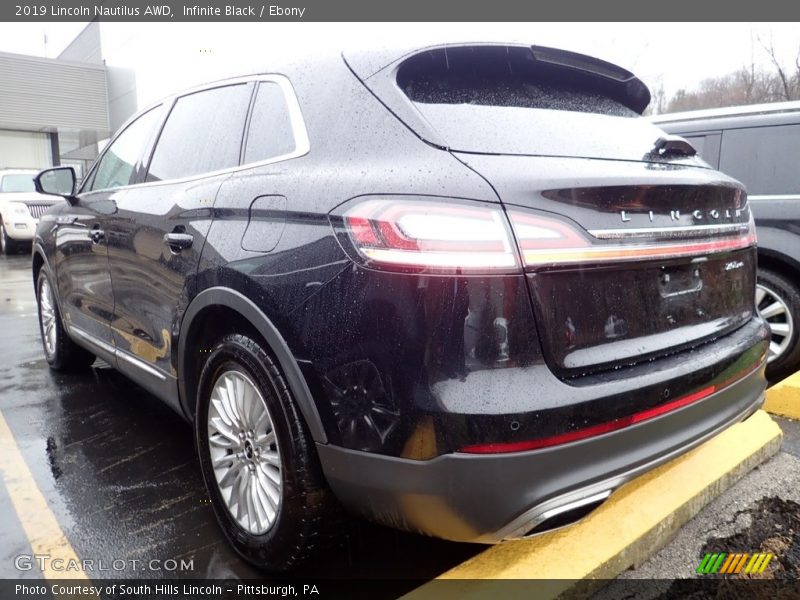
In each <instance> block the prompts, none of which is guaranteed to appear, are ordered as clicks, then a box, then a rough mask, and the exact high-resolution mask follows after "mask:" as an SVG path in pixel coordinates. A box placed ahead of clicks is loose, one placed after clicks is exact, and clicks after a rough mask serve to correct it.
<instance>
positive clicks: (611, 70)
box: [343, 42, 650, 114]
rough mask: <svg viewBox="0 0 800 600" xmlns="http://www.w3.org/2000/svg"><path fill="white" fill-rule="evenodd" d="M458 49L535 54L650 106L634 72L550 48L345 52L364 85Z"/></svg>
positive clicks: (635, 105)
mask: <svg viewBox="0 0 800 600" xmlns="http://www.w3.org/2000/svg"><path fill="white" fill-rule="evenodd" d="M457 48H459V49H470V50H474V51H475V52H480V51H481V50H487V51H492V50H494V51H496V50H498V49H501V48H505V49H507V51H508V52H510V53H517V52H524V51H526V50H529V51H530V52H531V54H532V59H533V60H534V61H536V62H538V63H540V64H541V65H542V66H543V67H549V68H551V69H552V70H554V71H561V72H563V73H564V74H569V75H572V76H580V77H585V78H588V79H592V80H593V83H595V84H596V85H597V86H598V88H600V89H602V91H603V92H604V93H606V94H608V95H609V96H611V97H613V98H615V99H616V100H617V101H619V102H620V103H621V104H623V105H624V106H627V107H628V108H630V109H631V110H633V111H635V112H637V113H639V114H641V113H642V112H643V111H644V109H645V108H647V105H648V104H649V103H650V91H649V90H648V89H647V86H646V85H645V84H644V83H642V81H641V80H640V79H638V78H637V77H636V76H635V75H634V74H633V73H631V72H630V71H627V70H625V69H623V68H622V67H618V66H617V65H614V64H612V63H609V62H606V61H604V60H600V59H598V58H593V57H591V56H586V55H585V54H579V53H577V52H570V51H568V50H559V49H557V48H548V47H546V46H527V45H523V44H509V43H486V42H481V43H457V44H439V45H435V46H428V47H423V48H417V49H408V48H407V49H394V50H378V51H372V52H370V51H362V52H344V53H343V55H344V58H345V61H346V62H347V64H348V65H349V66H350V68H351V69H352V70H353V71H354V72H355V74H356V75H357V76H358V77H359V78H360V79H361V80H362V81H365V80H367V79H370V78H372V77H373V76H375V75H378V73H381V72H385V71H387V70H388V71H392V70H394V69H392V68H391V67H393V66H394V68H395V69H396V68H398V67H399V66H400V65H401V64H402V63H404V62H406V61H407V60H408V59H410V58H412V57H415V56H419V55H424V54H426V53H436V52H442V51H445V52H446V51H447V50H449V49H457Z"/></svg>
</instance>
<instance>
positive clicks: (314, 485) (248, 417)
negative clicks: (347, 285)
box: [195, 334, 334, 572]
mask: <svg viewBox="0 0 800 600" xmlns="http://www.w3.org/2000/svg"><path fill="white" fill-rule="evenodd" d="M198 389H199V394H198V404H197V414H196V419H195V434H196V439H197V447H198V451H199V454H200V466H201V469H202V472H203V478H204V479H205V482H206V486H207V487H208V491H209V494H210V496H211V502H212V505H213V507H214V512H215V514H216V517H217V520H218V522H219V524H220V526H221V527H222V530H223V532H224V533H225V536H226V537H227V538H228V540H229V541H230V543H231V544H232V545H233V547H234V548H235V549H236V551H237V552H238V553H239V554H240V555H241V556H242V557H243V558H245V559H246V560H247V561H249V562H251V563H252V564H254V565H256V566H258V567H261V568H264V569H267V570H270V571H274V572H281V571H287V570H290V569H292V568H293V567H295V566H296V565H298V564H300V563H301V562H302V561H303V560H305V559H306V558H307V557H308V556H309V555H310V554H311V552H313V551H314V550H315V549H316V548H317V547H318V546H319V545H320V542H321V541H322V539H323V538H324V537H327V536H326V535H324V533H325V531H328V530H329V525H330V523H328V522H326V517H327V516H328V515H329V514H330V512H331V511H330V509H331V508H332V506H333V505H334V501H333V499H332V497H331V493H330V491H329V489H328V487H327V485H326V483H325V480H324V478H323V476H322V471H321V468H320V465H319V459H318V458H317V455H316V450H315V448H314V443H313V440H312V439H311V437H310V435H309V433H308V429H307V427H306V426H305V423H304V421H303V419H302V416H301V414H300V412H299V409H298V407H297V404H296V402H295V401H294V398H293V397H292V394H291V392H290V391H289V389H288V386H287V384H286V381H285V379H284V377H283V374H282V373H281V371H280V369H279V368H278V367H277V365H276V364H275V362H274V361H273V360H272V358H271V357H270V355H269V354H268V353H267V352H266V351H265V350H264V349H263V348H262V347H261V346H260V345H259V344H258V343H257V342H256V341H254V340H253V339H251V338H249V337H247V336H244V335H239V334H232V335H227V336H225V337H223V338H222V339H221V340H220V341H219V342H218V343H217V344H216V345H215V346H214V348H213V350H212V353H211V355H210V356H209V358H208V360H207V361H206V363H205V366H204V367H203V369H202V372H201V374H200V384H199V387H198Z"/></svg>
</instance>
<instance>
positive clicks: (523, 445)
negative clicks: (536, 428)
mask: <svg viewBox="0 0 800 600" xmlns="http://www.w3.org/2000/svg"><path fill="white" fill-rule="evenodd" d="M762 358H763V357H762ZM760 366H761V361H759V362H758V364H757V365H756V367H755V368H747V369H745V370H743V371H741V372H739V373H738V374H736V375H734V376H733V377H730V378H729V379H726V380H725V381H723V382H721V383H719V384H716V385H709V386H708V387H704V388H702V389H701V390H698V391H696V392H693V393H691V394H689V395H687V396H682V397H680V398H677V399H675V400H672V401H671V402H666V403H664V404H660V405H658V406H655V407H653V408H648V409H647V410H642V411H639V412H636V413H633V414H632V415H628V416H626V417H622V418H620V419H616V420H614V421H609V422H607V423H600V424H598V425H592V426H591V427H584V428H582V429H576V430H575V431H568V432H566V433H560V434H558V435H553V436H550V437H546V438H539V439H536V440H523V441H519V442H497V443H489V444H475V445H472V446H465V447H464V448H461V450H459V452H465V453H468V454H501V453H505V452H523V451H525V450H538V449H540V448H549V447H551V446H558V445H560V444H568V443H569V442H577V441H578V440H583V439H586V438H590V437H595V436H598V435H602V434H604V433H610V432H612V431H617V430H618V429H624V428H625V427H629V426H631V425H635V424H636V423H641V422H643V421H648V420H650V419H654V418H656V417H658V416H661V415H663V414H666V413H669V412H672V411H673V410H678V409H679V408H683V407H685V406H688V405H690V404H693V403H695V402H699V401H700V400H702V399H703V398H707V397H708V396H710V395H711V394H713V393H714V392H718V391H720V390H723V389H725V388H726V387H728V386H729V385H731V384H732V383H735V382H736V381H738V380H740V379H743V378H744V377H746V376H747V375H749V374H751V373H753V372H754V371H755V370H756V369H758V368H759V367H760Z"/></svg>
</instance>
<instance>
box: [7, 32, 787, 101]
mask: <svg viewBox="0 0 800 600" xmlns="http://www.w3.org/2000/svg"><path fill="white" fill-rule="evenodd" d="M83 26H84V24H81V23H14V24H10V23H1V24H0V51H4V52H16V53H22V54H33V55H37V56H47V57H55V56H57V55H58V53H59V52H60V51H61V50H62V49H63V48H64V47H65V46H66V45H67V44H68V43H69V42H70V41H71V40H72V39H73V38H74V37H75V36H76V35H77V34H78V33H79V32H80V31H81V29H82V28H83ZM102 31H103V52H104V55H105V57H106V58H107V60H108V63H109V64H113V65H115V66H121V67H130V68H133V69H135V70H136V75H137V87H138V91H139V101H140V104H144V103H147V102H150V101H152V100H154V99H156V98H159V97H161V96H164V95H166V94H169V93H171V92H173V91H176V90H177V89H180V88H182V87H186V86H187V85H192V84H195V83H200V82H203V81H207V80H210V79H214V78H218V77H220V76H224V75H235V74H237V73H238V74H242V73H245V72H247V70H248V67H249V65H251V64H253V63H254V62H260V63H261V64H268V57H269V56H270V55H271V54H273V53H281V54H283V53H287V54H296V53H313V52H315V51H319V50H320V49H325V48H337V47H339V46H341V45H343V44H346V45H349V46H358V47H365V48H368V47H370V46H379V45H382V44H391V43H392V42H393V41H399V42H401V43H403V44H405V43H417V42H419V43H420V44H424V43H428V42H435V41H448V40H454V39H460V40H464V39H470V40H479V41H480V40H485V41H497V40H509V41H522V42H526V43H534V44H539V45H544V46H555V47H559V48H564V49H568V50H574V51H577V52H583V53H586V54H591V55H594V56H597V57H599V58H603V59H605V60H608V61H611V62H613V63H616V64H618V65H620V66H622V67H625V68H627V69H629V70H631V71H633V72H634V73H636V75H638V76H639V77H640V78H641V79H643V80H644V82H645V83H646V84H648V85H649V86H651V87H654V86H657V85H659V84H663V85H664V87H665V89H666V91H667V94H668V95H671V94H673V93H674V92H675V91H676V90H678V89H680V88H687V89H691V88H693V87H695V86H696V85H697V84H698V83H699V82H700V81H701V80H702V79H704V78H707V77H712V76H716V75H721V74H725V73H728V72H731V71H734V70H736V69H737V68H739V67H741V66H743V65H745V64H749V63H750V61H751V59H755V60H756V62H758V63H762V64H763V63H765V62H766V60H767V57H766V54H765V53H764V51H763V50H762V49H761V48H760V45H759V42H758V41H757V40H756V39H755V37H756V36H759V37H760V38H761V39H762V40H764V41H767V42H769V40H772V43H773V44H774V46H775V48H776V50H777V51H778V53H779V55H780V56H781V58H782V60H783V61H784V62H785V63H787V64H788V65H792V64H793V63H794V57H795V55H796V54H797V51H798V47H800V26H799V25H798V24H797V23H756V24H750V23H671V24H670V23H506V24H504V23H436V24H434V23H197V24H189V23H157V24H150V23H148V24H145V23H103V24H102ZM45 36H46V38H45ZM45 39H46V40H47V43H46V44H45ZM751 40H753V41H752V42H751ZM262 57H263V59H262Z"/></svg>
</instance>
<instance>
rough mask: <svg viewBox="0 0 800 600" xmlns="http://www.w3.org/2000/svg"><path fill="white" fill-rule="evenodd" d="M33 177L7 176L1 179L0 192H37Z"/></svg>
mask: <svg viewBox="0 0 800 600" xmlns="http://www.w3.org/2000/svg"><path fill="white" fill-rule="evenodd" d="M35 191H36V188H35V187H34V185H33V175H5V176H3V177H2V179H0V192H35Z"/></svg>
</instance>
